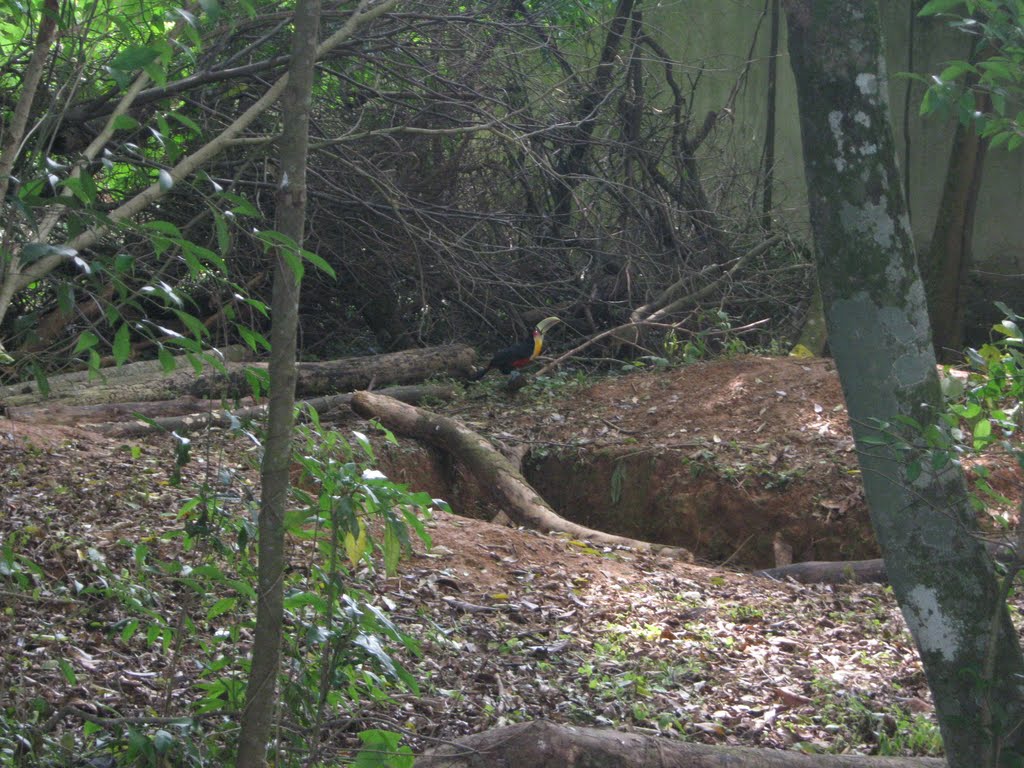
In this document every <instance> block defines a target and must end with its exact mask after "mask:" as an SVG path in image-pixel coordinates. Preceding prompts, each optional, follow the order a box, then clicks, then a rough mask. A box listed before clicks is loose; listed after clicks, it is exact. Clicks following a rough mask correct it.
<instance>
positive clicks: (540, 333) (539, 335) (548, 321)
mask: <svg viewBox="0 0 1024 768" xmlns="http://www.w3.org/2000/svg"><path fill="white" fill-rule="evenodd" d="M560 322H562V321H561V320H559V319H558V318H557V317H545V318H544V319H543V320H541V321H540V322H539V323H537V327H536V328H535V329H534V330H533V354H532V355H530V359H531V360H533V359H534V358H535V357H537V355H539V354H540V350H541V347H543V346H544V334H545V333H547V330H548V328H550V327H551V326H552V325H554V324H555V323H560Z"/></svg>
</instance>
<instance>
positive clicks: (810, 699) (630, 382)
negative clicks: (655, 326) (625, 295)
mask: <svg viewBox="0 0 1024 768" xmlns="http://www.w3.org/2000/svg"><path fill="white" fill-rule="evenodd" d="M439 410H443V411H445V412H447V413H449V414H450V415H454V416H456V417H458V418H461V419H464V420H465V421H467V423H469V424H470V425H471V426H472V427H473V428H475V429H478V430H479V431H481V432H484V433H485V434H489V435H491V436H493V437H495V438H496V439H498V440H500V441H501V442H502V443H504V444H505V445H506V446H509V447H510V449H511V450H515V448H516V446H520V451H519V452H520V455H522V453H523V450H522V447H523V446H525V447H526V449H528V453H527V454H526V456H525V460H526V462H527V465H528V470H529V472H530V473H532V474H533V477H531V480H532V481H533V482H534V484H535V486H536V487H538V489H539V490H541V493H542V494H543V495H545V498H548V499H549V501H552V503H554V504H555V506H556V507H558V508H560V511H562V512H563V514H565V513H567V512H566V511H567V508H569V507H573V508H574V509H576V510H577V512H576V513H575V514H574V517H575V519H577V520H578V521H580V522H585V523H586V524H588V525H592V526H594V527H602V525H604V524H607V526H608V527H609V528H615V527H619V528H620V530H616V531H614V532H619V533H626V534H627V535H634V536H639V535H644V537H646V538H651V537H652V536H651V534H658V533H667V535H669V536H674V537H676V538H677V540H676V541H672V542H669V543H678V544H681V545H683V546H688V547H690V548H691V549H693V550H694V551H695V553H696V554H697V559H698V563H700V564H689V563H682V562H679V561H674V560H667V559H656V558H652V557H650V556H644V555H638V554H636V553H633V552H628V551H621V550H620V551H597V550H595V549H593V548H591V547H589V546H588V545H586V543H585V542H578V541H572V540H569V539H565V538H561V537H554V536H543V535H539V534H536V533H533V532H530V531H523V530H517V529H513V528H508V527H505V526H501V525H498V524H495V523H491V522H488V521H486V520H481V519H473V518H470V517H464V516H459V515H455V514H449V513H445V512H437V513H436V514H435V515H434V516H433V518H432V519H431V520H430V521H429V522H428V530H429V532H430V534H431V536H432V538H433V545H434V546H433V548H432V549H431V550H430V551H429V552H427V551H425V548H424V547H423V546H422V545H420V544H417V545H416V547H415V553H414V554H413V556H412V557H410V558H408V559H406V560H404V561H403V562H402V565H401V566H400V572H399V575H398V576H396V577H394V578H390V579H389V578H385V577H384V576H383V574H381V573H373V572H370V571H367V570H365V569H364V570H363V571H361V572H360V573H359V574H357V575H356V577H355V580H356V582H357V583H358V584H359V585H360V586H361V587H362V588H364V589H366V590H367V591H368V592H369V593H371V594H372V595H374V597H373V598H372V599H373V602H374V604H376V605H377V606H378V607H379V608H380V609H381V611H383V612H384V613H385V614H386V615H387V616H389V617H390V619H391V620H392V621H394V622H395V623H396V624H397V625H399V626H400V627H402V628H403V629H404V630H405V631H407V632H409V633H410V634H411V635H413V636H414V637H416V638H417V639H418V640H419V641H420V642H421V644H422V648H423V651H424V653H423V655H422V657H421V658H419V659H416V658H413V657H411V656H405V657H403V663H404V664H405V666H406V668H407V669H408V670H409V671H410V672H411V673H412V674H413V675H414V676H415V677H416V678H417V679H418V680H420V681H421V688H422V690H421V692H420V694H419V695H414V694H412V693H411V692H407V691H402V690H394V691H392V693H391V696H390V700H380V701H374V700H373V699H371V698H363V699H362V700H361V701H359V702H358V703H356V704H352V705H351V706H350V707H349V708H347V709H346V710H345V711H344V712H339V713H336V714H338V715H343V717H340V718H336V721H335V722H334V724H333V725H332V726H331V727H330V728H328V729H327V737H328V738H327V739H326V740H327V741H328V742H330V743H331V744H333V745H334V746H335V747H337V748H338V749H344V748H346V747H351V746H352V745H353V744H354V743H355V742H354V736H353V734H354V733H355V732H357V731H359V730H362V729H364V728H370V727H382V728H386V729H400V730H402V731H403V732H404V733H405V734H406V741H407V743H409V744H411V745H412V746H413V748H414V749H419V748H422V747H424V746H427V745H429V743H430V742H431V740H433V739H450V738H453V737H456V736H459V735H461V734H465V733H469V732H475V731H479V730H482V729H484V728H487V727H490V726H493V725H498V724H504V723H509V722H516V721H521V720H525V719H533V718H538V717H546V718H550V719H553V720H556V721H563V722H572V723H580V724H600V725H608V726H615V727H623V728H631V729H636V730H639V731H642V732H646V733H661V734H664V735H666V736H668V737H671V738H684V739H691V740H698V741H702V742H708V743H729V744H744V745H758V746H767V747H778V748H789V749H793V748H796V749H801V750H804V751H829V752H844V751H852V752H863V753H881V754H934V753H935V750H937V749H939V748H940V742H939V738H938V732H937V730H936V728H935V726H934V723H933V717H932V711H933V710H932V705H931V703H930V698H929V694H928V691H927V686H926V684H925V680H924V676H923V673H922V671H921V668H920V665H919V664H918V662H917V660H916V657H915V653H914V650H913V647H912V645H911V643H910V640H909V637H908V635H907V633H906V631H905V628H904V625H903V622H902V619H901V617H900V615H899V611H898V609H897V608H896V606H895V603H894V601H893V599H892V597H891V594H890V593H889V590H887V589H886V588H883V587H880V586H873V585H868V586H813V585H812V586H803V585H796V584H786V583H777V582H772V581H768V580H764V579H758V578H752V577H750V576H749V575H745V574H744V573H742V572H739V571H736V570H730V567H735V566H736V565H737V564H738V563H746V564H748V565H751V566H761V565H771V564H774V563H773V562H765V560H766V558H770V557H776V558H777V557H787V556H788V555H787V554H786V553H787V552H788V553H790V554H792V555H795V559H797V560H800V559H805V558H806V557H808V556H815V557H818V558H819V559H824V558H826V557H830V556H832V555H833V554H835V553H846V554H848V555H849V556H868V555H870V553H871V552H872V550H873V546H874V545H873V543H872V542H871V541H870V534H869V533H867V532H866V528H865V521H866V517H865V516H864V512H863V500H862V499H861V498H860V495H859V489H858V483H857V480H856V470H855V456H854V454H853V450H852V442H851V441H850V438H849V434H848V429H847V426H846V423H845V413H844V410H843V408H842V400H841V395H840V392H839V388H838V384H837V383H836V381H835V376H834V373H833V372H832V371H831V370H830V369H829V367H828V364H827V363H825V362H822V361H813V362H810V363H804V362H801V361H796V360H791V359H770V358H759V357H750V358H738V359H732V360H723V361H718V362H714V363H707V364H701V365H696V366H690V367H687V368H682V369H672V370H667V371H662V372H644V373H638V374H632V375H628V376H618V377H611V378H608V379H605V380H602V381H600V382H597V383H594V382H593V381H591V382H583V381H579V382H575V381H562V382H557V381H555V382H543V381H542V382H534V384H533V385H531V387H530V388H528V390H527V391H525V392H522V393H520V395H518V396H517V397H515V398H508V397H507V396H506V395H504V394H503V393H502V392H501V391H500V390H499V389H498V388H497V386H496V385H491V386H485V387H482V388H477V389H472V390H470V391H469V392H468V393H467V395H466V397H465V398H464V399H462V400H460V401H458V402H456V403H453V404H448V405H444V406H439ZM337 428H338V429H339V430H340V431H342V432H343V433H347V432H348V431H350V430H351V429H361V430H364V431H366V429H367V428H366V426H365V425H364V424H362V423H360V422H358V420H355V419H353V420H352V421H351V422H347V421H346V422H345V423H343V424H340V425H337ZM401 442H402V441H401V440H400V443H401ZM174 456H175V444H174V441H173V440H172V439H171V438H170V437H167V436H154V437H152V438H151V439H148V440H145V441H141V442H133V443H130V444H129V443H125V442H124V441H111V440H107V439H105V438H102V437H100V436H97V435H95V434H94V433H90V432H89V431H87V430H85V429H80V428H67V427H48V426H46V425H43V424H31V425H26V424H19V423H15V422H0V542H2V546H0V648H2V649H3V650H2V652H0V654H2V655H0V679H2V680H4V681H5V684H4V685H3V686H0V711H3V712H4V713H6V715H7V717H8V718H10V717H12V716H13V715H14V713H24V717H25V719H26V721H33V720H34V721H36V722H39V723H42V722H45V721H47V719H48V718H51V716H52V715H53V713H54V712H58V711H60V708H61V707H65V708H66V709H65V715H66V716H64V717H61V718H58V720H57V722H52V723H50V727H51V729H53V730H54V732H58V733H59V732H60V731H62V730H66V731H68V732H70V733H80V732H81V728H82V718H83V717H86V716H88V715H90V714H91V715H93V716H103V717H114V718H119V717H120V718H131V717H141V716H145V717H172V716H180V715H183V714H188V713H190V712H194V711H195V710H196V707H197V706H203V702H207V703H208V702H209V700H210V691H211V686H212V685H214V684H215V683H217V682H219V681H222V679H223V673H220V672H218V671H216V669H215V666H216V664H215V663H214V662H215V660H218V659H222V658H224V657H225V656H227V657H231V656H242V655H244V654H245V653H247V651H248V642H249V639H250V632H249V629H248V628H247V625H246V620H247V614H246V613H245V611H244V610H240V609H238V608H235V607H234V604H232V606H231V609H230V610H229V609H227V608H225V609H224V611H223V612H222V613H218V612H217V610H213V608H212V607H213V606H216V605H217V604H218V601H219V600H222V599H223V598H225V597H234V596H236V592H235V591H234V590H232V589H231V588H230V587H229V585H228V584H225V591H224V593H223V594H221V595H218V594H205V595H202V596H197V595H196V594H195V592H194V591H191V590H190V589H189V586H188V583H187V579H186V578H184V577H183V575H182V574H181V573H176V574H170V573H168V572H167V571H166V569H163V570H162V569H160V568H157V567H153V566H152V565H151V564H152V563H157V562H178V563H185V564H199V563H202V562H209V559H210V558H216V552H215V550H216V547H215V546H214V545H213V542H212V541H210V542H208V544H207V545H204V546H200V547H198V548H195V549H192V550H189V551H185V550H184V549H183V547H182V546H181V538H180V536H178V535H177V534H178V532H180V530H181V528H182V525H183V518H182V516H181V514H180V513H181V510H182V508H183V506H184V505H185V504H186V503H187V500H188V499H191V498H195V497H196V496H197V494H198V493H199V492H200V489H201V488H202V487H203V486H204V485H205V486H206V487H207V488H209V487H214V486H217V485H218V483H219V484H220V485H221V486H223V488H222V490H223V491H224V493H222V494H221V497H222V500H221V503H220V505H219V509H220V510H221V512H219V513H218V514H225V515H228V516H247V515H249V514H250V509H249V506H250V505H249V503H248V502H247V499H248V498H250V497H251V494H252V492H253V491H254V490H255V489H256V488H258V472H257V471H256V469H255V467H256V462H257V456H258V449H257V447H256V446H255V445H254V444H253V442H251V441H250V440H249V439H248V438H245V437H244V436H242V437H231V436H227V435H225V434H222V433H219V432H214V433H211V434H207V435H204V436H199V437H196V439H195V440H194V442H193V444H192V446H191V460H190V461H189V463H188V464H186V465H185V466H184V467H183V469H182V471H181V474H182V477H181V482H180V484H177V485H176V484H174V483H173V482H172V474H173V472H174V464H175V461H174ZM636 456H644V457H646V458H645V461H647V463H646V464H645V465H644V466H643V467H641V468H638V466H637V465H635V464H631V463H628V462H629V461H630V460H634V458H635V457H636ZM595 457H596V458H595ZM651 457H654V458H651ZM666 457H669V459H671V461H669V459H666ZM556 460H557V464H556V465H554V466H551V465H550V464H548V465H546V464H545V462H551V461H556ZM570 460H571V463H570V464H566V462H567V461H570ZM602 462H603V463H602ZM384 464H385V466H386V467H388V469H387V471H388V472H389V474H391V475H392V476H393V477H394V478H396V479H400V480H401V481H403V482H407V483H409V484H410V485H411V486H412V487H413V488H414V489H417V488H418V487H419V485H420V484H422V485H425V486H428V490H431V492H432V493H434V494H435V495H441V493H439V492H438V491H440V492H442V493H447V494H448V495H447V496H446V498H448V499H449V500H450V501H451V503H452V505H453V508H454V509H455V510H456V511H466V512H468V513H472V514H476V515H482V514H489V513H490V512H492V511H493V510H491V509H489V505H488V502H487V500H486V497H485V494H484V493H483V491H482V489H480V488H479V487H474V485H473V483H472V482H471V480H469V479H467V478H465V477H464V476H460V474H459V472H458V470H457V468H454V469H453V468H451V467H448V468H447V469H445V467H444V462H443V461H440V460H439V458H438V457H437V456H435V455H432V454H431V453H430V452H428V451H421V450H418V449H414V448H413V447H411V446H408V445H400V447H399V448H398V449H397V450H393V451H392V452H391V453H390V454H388V455H387V456H386V457H385V461H384ZM571 466H577V467H580V471H579V472H578V473H576V474H578V475H580V476H582V477H591V478H598V479H601V478H603V480H601V481H600V482H598V480H593V479H591V480H589V481H587V482H581V483H578V484H577V483H574V482H573V481H572V480H573V477H574V476H575V475H574V473H572V472H570V471H569V469H567V467H571ZM668 466H673V467H676V470H677V471H676V472H675V473H670V472H667V471H665V468H666V467H668ZM993 467H994V469H995V470H996V472H995V474H996V476H997V481H998V482H999V483H1000V485H1001V486H1002V490H1004V491H1006V492H1016V493H1019V491H1016V490H1015V489H1016V488H1018V487H1019V486H1020V483H1019V479H1017V478H1015V477H1014V476H1013V475H1012V473H1011V471H1010V469H1009V465H1008V464H1006V463H1004V462H1000V461H995V462H993ZM641 469H642V471H643V472H646V474H640V475H638V472H640V470H641ZM586 472H593V473H594V474H592V475H587V474H586ZM616 472H618V473H619V475H620V477H619V480H618V481H617V482H616V481H614V480H613V479H612V475H614V474H615V473H616ZM545 477H546V478H547V480H545ZM545 482H547V483H548V487H547V488H548V489H547V490H545ZM432 485H433V486H436V487H429V486H432ZM559 494H562V495H561V496H560V497H559V498H558V499H556V500H552V499H551V497H552V496H559ZM695 496H697V497H700V498H701V499H702V501H701V502H700V504H697V505H692V504H691V505H689V506H687V504H686V501H685V500H686V499H687V498H691V499H692V498H693V497H695ZM664 499H669V500H670V502H671V503H667V504H661V505H660V506H659V504H660V501H661V500H664ZM1014 500H1016V498H1015V499H1014ZM645 505H646V506H645ZM672 509H677V510H682V512H684V513H685V514H686V515H689V517H688V518H687V519H686V522H685V524H678V525H675V526H674V527H673V526H672V525H671V524H670V522H671V514H670V512H671V510H672ZM609 510H611V512H609ZM645 515H647V516H648V517H651V516H655V515H656V516H661V518H663V519H662V520H661V522H659V524H658V526H656V527H646V528H645V527H644V525H643V524H640V523H637V522H636V519H640V518H643V517H644V516H645ZM190 519H194V518H190ZM631 521H632V523H631ZM641 523H642V520H641ZM812 528H813V531H815V533H813V534H812V535H810V536H806V535H803V532H806V531H807V530H810V529H812ZM723 531H724V533H723ZM844 542H845V543H844ZM780 553H781V554H780ZM292 558H293V563H294V568H297V569H306V568H310V569H311V568H313V567H314V565H315V564H318V563H322V559H320V556H319V555H318V554H317V550H316V549H315V547H312V546H310V545H309V544H308V543H303V542H298V541H293V549H292ZM722 560H729V563H728V564H727V566H726V567H725V568H715V567H710V566H713V565H714V564H715V561H718V562H721V561H722ZM186 575H187V574H186ZM243 604H245V605H247V603H242V602H239V604H238V605H239V606H241V605H243ZM221 605H222V607H223V606H224V605H226V604H221ZM1019 607H1020V606H1019V604H1018V605H1015V606H1014V609H1013V611H1014V615H1015V617H1019V615H1020V610H1019ZM133 622H135V623H136V624H135V625H134V626H133ZM185 623H191V625H192V626H193V629H192V631H191V632H189V633H185V634H180V635H176V634H174V632H173V631H172V632H166V633H165V632H164V630H163V629H161V628H174V627H181V626H184V624H185ZM154 627H155V628H156V629H152V628H154ZM178 638H181V639H178ZM235 679H236V680H237V677H236V678H235ZM230 695H231V694H230V693H229V692H228V693H224V698H226V699H229V698H230ZM230 708H231V707H230V702H226V703H225V704H224V709H226V710H230ZM82 713H85V714H84V715H83V714H82Z"/></svg>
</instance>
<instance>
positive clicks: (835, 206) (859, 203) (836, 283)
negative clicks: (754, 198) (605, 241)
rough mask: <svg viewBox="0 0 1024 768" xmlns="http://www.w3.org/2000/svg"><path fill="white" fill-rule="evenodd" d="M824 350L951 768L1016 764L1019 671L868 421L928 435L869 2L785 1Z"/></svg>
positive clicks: (938, 490)
mask: <svg viewBox="0 0 1024 768" xmlns="http://www.w3.org/2000/svg"><path fill="white" fill-rule="evenodd" d="M786 14H787V19H788V24H789V49H790V60H791V62H792V66H793V72H794V74H795V76H796V83H797V97H798V103H799V109H800V128H801V133H802V136H803V147H804V168H805V172H806V176H807V188H808V197H809V200H810V213H811V226H812V229H813V232H814V245H815V257H816V260H817V264H818V277H819V282H820V284H821V291H822V298H823V301H824V304H825V315H826V319H827V322H828V330H829V340H830V343H831V345H832V353H833V355H834V356H835V360H836V367H837V368H838V371H839V376H840V380H841V381H842V385H843V391H844V393H845V395H846V402H847V407H848V409H849V413H850V423H851V425H852V427H853V432H854V438H855V439H856V441H857V448H858V452H859V458H860V465H861V470H862V472H863V479H864V488H865V493H866V496H867V500H868V504H869V507H870V510H871V520H872V523H873V525H874V528H875V533H876V535H877V537H878V541H879V544H880V546H881V548H882V553H883V555H884V557H885V565H886V571H887V573H888V575H889V579H890V582H891V584H892V586H893V591H894V592H895V595H896V598H897V600H898V601H899V603H900V607H901V609H902V611H903V615H904V617H905V619H906V621H907V625H908V626H909V628H910V631H911V633H912V635H913V637H914V640H915V642H916V644H917V648H918V651H919V653H920V655H921V659H922V661H923V663H924V668H925V673H926V674H927V677H928V684H929V686H930V688H931V690H932V694H933V696H934V698H935V707H936V713H937V715H938V718H939V724H940V726H941V728H942V735H943V739H944V741H945V744H946V750H947V759H948V761H949V764H950V766H952V768H981V767H982V766H995V765H999V766H1009V765H1018V764H1019V763H1017V762H1015V761H1016V760H1019V759H1020V756H1021V755H1022V754H1024V684H1022V681H1024V676H1022V675H1024V660H1022V657H1021V651H1020V646H1019V644H1018V640H1017V634H1016V632H1015V631H1014V628H1013V625H1012V624H1011V622H1010V617H1009V613H1008V611H1007V609H1006V606H1005V604H1004V603H1003V601H1002V599H1001V594H1000V586H1001V585H1000V582H999V580H998V579H997V578H996V574H995V569H994V567H993V563H992V560H991V558H990V557H989V555H988V553H987V552H986V550H985V547H984V546H983V545H982V543H981V541H980V540H979V539H978V538H976V537H975V536H974V535H973V534H974V533H975V532H976V525H975V522H974V518H973V516H972V514H971V512H970V508H969V506H968V505H967V503H966V491H965V484H964V478H963V473H962V472H961V470H960V468H959V466H957V465H955V464H953V463H948V464H947V465H946V466H944V467H941V468H939V469H938V470H933V469H932V468H931V464H930V463H929V462H928V461H927V457H926V456H921V457H920V458H922V459H924V461H922V462H921V464H923V467H922V468H921V471H920V473H919V474H918V473H916V472H915V471H913V470H912V469H911V467H913V466H914V461H913V460H914V457H913V456H911V457H906V456H903V455H901V453H900V452H898V451H896V450H894V449H892V448H891V447H887V446H885V445H881V446H880V445H877V444H875V443H874V442H873V440H872V438H878V437H880V432H879V430H878V429H876V427H875V426H874V425H875V424H876V422H874V421H872V420H873V419H881V420H883V421H885V422H890V423H898V419H899V418H901V417H910V418H913V419H916V420H917V421H918V422H920V423H921V424H923V425H932V427H933V428H935V429H940V430H941V429H942V427H941V426H940V425H939V424H937V421H938V420H937V412H938V410H939V409H940V407H941V396H940V393H939V385H938V377H937V375H936V369H935V355H934V353H933V351H932V339H931V331H930V327H929V324H928V312H927V306H926V302H925V292H924V286H923V284H922V282H921V278H920V275H919V273H918V270H917V264H916V261H915V256H914V248H913V243H912V241H911V234H910V223H909V219H908V216H907V213H906V201H905V198H904V197H903V192H902V190H901V185H900V178H899V172H898V169H897V166H896V159H895V142H894V139H893V135H892V128H891V126H890V119H889V108H888V97H887V91H888V84H887V82H886V74H885V71H884V58H883V55H882V45H881V33H880V27H879V11H878V3H877V0H787V2H786Z"/></svg>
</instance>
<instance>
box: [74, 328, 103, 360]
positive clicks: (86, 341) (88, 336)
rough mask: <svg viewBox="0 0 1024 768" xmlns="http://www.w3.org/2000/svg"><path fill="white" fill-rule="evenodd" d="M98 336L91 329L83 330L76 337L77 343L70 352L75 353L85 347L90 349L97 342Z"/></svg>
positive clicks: (98, 340)
mask: <svg viewBox="0 0 1024 768" xmlns="http://www.w3.org/2000/svg"><path fill="white" fill-rule="evenodd" d="M99 342H100V338H99V336H97V335H96V334H95V333H93V332H92V331H84V332H83V333H82V335H81V336H79V337H78V343H77V344H75V349H74V351H73V352H72V353H71V354H73V355H77V354H78V353H79V352H83V351H84V350H86V349H92V348H93V347H95V346H96V345H97V344H99Z"/></svg>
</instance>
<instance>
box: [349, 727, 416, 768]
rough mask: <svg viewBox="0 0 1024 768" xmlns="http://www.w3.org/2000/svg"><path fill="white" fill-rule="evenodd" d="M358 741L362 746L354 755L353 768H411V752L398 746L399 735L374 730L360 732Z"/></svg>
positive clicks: (404, 747) (405, 747) (407, 748)
mask: <svg viewBox="0 0 1024 768" xmlns="http://www.w3.org/2000/svg"><path fill="white" fill-rule="evenodd" d="M359 739H360V740H361V741H362V742H363V744H364V746H363V748H362V749H361V750H359V753H358V754H357V755H356V759H355V762H353V763H352V766H353V768H413V760H414V758H413V753H412V750H411V749H410V748H409V747H408V746H399V740H400V739H401V736H400V735H399V734H397V733H392V732H391V731H382V730H376V729H374V730H367V731H363V732H361V733H360V734H359Z"/></svg>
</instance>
